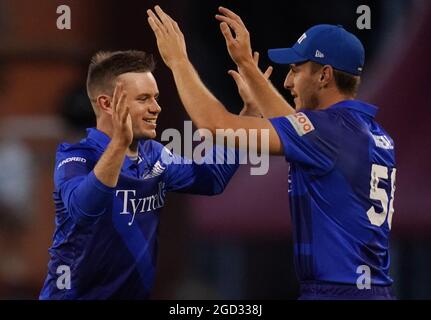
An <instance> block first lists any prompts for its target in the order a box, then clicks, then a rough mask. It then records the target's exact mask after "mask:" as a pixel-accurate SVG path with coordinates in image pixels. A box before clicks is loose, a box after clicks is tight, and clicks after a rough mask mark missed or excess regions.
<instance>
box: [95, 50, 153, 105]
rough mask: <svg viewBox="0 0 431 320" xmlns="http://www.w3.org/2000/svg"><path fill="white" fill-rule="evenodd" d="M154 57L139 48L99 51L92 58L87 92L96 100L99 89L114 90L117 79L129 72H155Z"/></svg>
mask: <svg viewBox="0 0 431 320" xmlns="http://www.w3.org/2000/svg"><path fill="white" fill-rule="evenodd" d="M154 68H155V62H154V58H153V56H152V55H151V54H148V53H146V52H143V51H137V50H127V51H115V52H111V51H99V52H97V53H96V54H95V55H94V56H93V57H92V58H91V63H90V66H89V67H88V74H87V94H88V97H89V98H90V100H91V102H92V103H93V102H94V98H95V96H94V95H95V94H96V92H97V91H100V90H106V91H108V92H112V91H113V90H114V84H115V83H114V81H115V79H116V78H117V77H118V76H119V75H121V74H123V73H127V72H153V71H154Z"/></svg>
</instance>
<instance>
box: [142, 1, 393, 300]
mask: <svg viewBox="0 0 431 320" xmlns="http://www.w3.org/2000/svg"><path fill="white" fill-rule="evenodd" d="M219 10H220V13H221V14H220V15H217V16H216V18H217V19H218V20H219V21H221V24H220V28H221V31H222V33H223V35H224V37H225V40H226V45H227V48H228V51H229V54H230V55H231V57H232V59H233V60H234V61H235V63H236V64H237V66H238V72H236V71H232V70H231V71H230V72H229V73H230V74H231V75H232V76H233V78H234V79H235V81H236V82H237V85H238V86H239V87H240V88H242V89H246V90H243V92H247V93H248V97H247V98H248V99H251V100H253V101H254V102H255V104H254V105H255V106H256V107H257V108H258V109H259V112H260V113H261V114H262V115H263V116H264V117H265V118H267V119H260V118H251V117H246V116H236V115H233V114H231V113H229V112H228V111H227V110H226V109H225V108H224V106H223V105H222V104H221V103H220V102H219V101H218V100H217V99H216V98H215V97H214V96H213V95H212V94H211V93H210V92H209V91H208V90H207V89H206V88H205V86H204V85H203V83H202V82H201V80H200V79H199V76H198V74H197V72H196V71H195V70H194V68H193V65H192V64H191V62H190V61H189V59H188V56H187V51H186V45H185V41H184V36H183V34H182V32H181V30H180V29H179V27H178V25H177V23H176V22H175V21H174V20H172V18H171V17H169V16H168V15H167V14H166V13H164V12H163V11H162V10H161V9H160V7H155V12H153V11H152V10H148V11H147V13H148V22H149V24H150V26H151V28H152V30H153V31H154V33H155V36H156V38H157V44H158V47H159V51H160V54H161V56H162V58H163V60H164V61H165V63H166V64H167V66H168V67H169V68H170V69H171V71H172V73H173V76H174V79H175V82H176V85H177V88H178V90H179V93H180V96H181V99H182V101H183V104H184V106H185V108H186V110H187V112H188V113H189V115H190V116H191V118H192V120H193V121H194V122H195V123H196V124H197V125H198V126H199V127H204V128H209V129H211V130H215V128H233V129H239V128H245V129H260V130H261V131H263V130H266V131H267V132H269V152H270V153H271V154H274V155H284V156H285V158H286V160H287V161H289V162H290V172H289V199H290V206H291V216H292V224H293V239H294V252H295V259H294V262H295V266H296V270H297V275H298V277H299V280H300V282H301V297H300V298H301V299H392V298H393V295H392V292H391V284H392V279H391V278H390V276H389V265H390V259H389V231H390V228H391V222H392V215H393V200H394V191H395V186H394V183H395V174H396V168H395V156H394V143H393V141H392V139H391V138H390V136H389V135H388V134H387V133H386V132H385V130H384V129H383V128H382V127H381V126H380V125H379V124H377V122H376V121H375V119H374V118H375V115H376V112H377V108H376V107H375V106H373V105H370V104H367V103H365V102H362V101H359V100H355V96H356V93H357V89H358V86H359V82H360V74H361V72H362V68H363V66H364V60H365V57H364V56H365V55H364V48H363V46H362V44H361V42H360V41H359V40H358V39H357V38H356V37H355V36H354V35H353V34H351V33H349V32H347V31H346V30H345V29H344V28H342V27H341V26H332V25H318V26H315V27H313V28H311V29H309V30H308V31H306V32H305V33H304V34H303V35H302V36H301V37H300V38H299V39H298V41H297V43H296V44H295V45H294V46H293V47H292V48H282V49H273V50H270V51H269V57H270V58H271V59H272V60H273V61H274V62H276V63H281V64H287V65H290V67H291V70H290V71H289V73H288V75H287V76H286V80H285V83H284V87H285V88H286V89H288V90H290V92H291V94H292V95H293V97H294V101H295V107H296V110H295V109H294V108H292V107H291V106H290V105H289V104H288V103H287V102H286V101H285V100H284V99H283V97H282V96H281V95H280V94H279V93H278V92H277V90H276V89H275V88H274V87H273V86H272V85H271V84H270V83H269V82H268V81H267V79H266V78H265V76H264V75H263V74H262V72H261V71H260V70H259V68H258V67H257V66H256V64H255V63H254V61H253V57H252V50H251V45H250V37H249V33H248V31H247V29H246V27H245V25H244V24H243V22H242V21H241V19H240V17H239V16H237V15H236V14H235V13H233V12H232V11H230V10H228V9H226V8H220V9H219ZM231 29H232V30H233V31H234V33H235V35H233V34H232V31H231ZM260 147H262V149H263V146H260Z"/></svg>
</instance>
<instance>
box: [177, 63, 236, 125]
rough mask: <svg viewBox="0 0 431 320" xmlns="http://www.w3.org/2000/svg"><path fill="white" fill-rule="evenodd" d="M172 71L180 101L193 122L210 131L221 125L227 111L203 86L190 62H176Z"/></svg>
mask: <svg viewBox="0 0 431 320" xmlns="http://www.w3.org/2000/svg"><path fill="white" fill-rule="evenodd" d="M172 73H173V76H174V79H175V83H176V86H177V89H178V93H179V95H180V98H181V101H182V103H183V105H184V107H185V109H186V111H187V113H188V114H189V116H190V118H191V119H192V121H193V122H194V124H195V125H196V126H197V127H198V128H206V129H209V130H211V131H212V132H214V131H215V129H217V128H219V127H221V126H222V123H223V119H224V117H225V116H226V115H227V114H228V111H227V110H226V109H225V108H224V106H223V105H222V104H221V103H220V101H218V100H217V98H215V97H214V95H213V94H212V93H211V92H210V91H209V90H208V89H207V88H206V87H205V85H204V84H203V83H202V80H201V79H200V78H199V75H198V73H197V72H196V70H195V69H194V67H193V65H192V64H191V62H190V61H184V62H180V63H177V64H176V65H175V66H173V67H172Z"/></svg>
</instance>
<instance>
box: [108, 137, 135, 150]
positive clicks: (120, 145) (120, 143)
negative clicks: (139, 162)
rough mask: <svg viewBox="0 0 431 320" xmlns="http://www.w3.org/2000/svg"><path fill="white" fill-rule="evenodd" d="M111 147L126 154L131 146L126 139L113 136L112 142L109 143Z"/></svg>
mask: <svg viewBox="0 0 431 320" xmlns="http://www.w3.org/2000/svg"><path fill="white" fill-rule="evenodd" d="M109 145H110V147H111V148H112V149H114V150H115V151H117V152H124V153H126V151H127V148H128V147H129V146H130V142H129V141H128V140H127V139H125V138H121V137H118V136H115V135H114V136H113V137H112V140H111V142H110V143H109Z"/></svg>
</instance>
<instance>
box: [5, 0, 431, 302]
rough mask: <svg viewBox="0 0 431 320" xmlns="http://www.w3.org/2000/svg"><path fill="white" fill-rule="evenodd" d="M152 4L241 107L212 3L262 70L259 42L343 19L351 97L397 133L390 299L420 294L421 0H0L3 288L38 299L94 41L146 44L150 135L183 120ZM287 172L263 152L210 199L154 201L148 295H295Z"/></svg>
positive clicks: (424, 4) (426, 24) (425, 258)
mask: <svg viewBox="0 0 431 320" xmlns="http://www.w3.org/2000/svg"><path fill="white" fill-rule="evenodd" d="M156 3H159V4H161V5H162V7H163V8H164V9H165V10H166V11H167V12H168V13H170V14H171V16H172V17H173V18H174V19H176V20H177V21H178V23H179V25H180V27H181V28H182V30H183V32H184V34H185V37H186V41H187V45H188V52H189V56H190V58H191V60H192V62H193V63H194V65H195V67H196V69H197V70H198V71H199V73H200V75H201V77H202V79H203V80H204V82H205V83H206V84H207V85H208V87H209V88H210V90H211V91H212V92H213V93H214V94H215V95H216V96H217V97H218V98H219V99H220V100H221V101H222V102H223V103H224V104H225V105H226V106H227V108H228V109H229V110H230V111H232V112H235V113H238V112H239V110H240V109H241V107H242V103H241V100H240V98H239V96H238V94H237V91H236V87H235V84H234V82H233V80H232V79H231V78H230V76H229V75H228V74H227V71H228V70H229V69H230V68H233V67H234V65H233V63H232V61H231V60H230V58H229V55H228V54H227V51H226V48H225V43H224V39H223V37H222V35H221V33H220V31H219V27H218V22H217V21H216V20H215V18H214V15H215V14H216V12H217V7H218V6H219V5H223V6H226V7H228V8H231V9H233V10H234V11H236V12H237V13H238V14H239V15H241V17H242V19H243V21H244V22H245V24H246V25H247V27H248V29H249V31H250V33H251V37H252V46H253V48H254V50H257V51H259V52H260V53H261V66H262V67H266V66H267V65H268V63H269V61H268V59H267V57H266V50H267V49H268V48H275V47H287V46H291V45H292V44H293V43H294V42H295V41H296V40H297V39H298V38H299V36H300V35H301V34H302V33H303V32H304V31H305V30H306V29H308V28H309V27H311V26H312V25H315V24H319V23H332V24H342V25H343V26H344V27H345V28H346V29H347V30H349V31H351V32H353V33H355V34H356V35H357V36H358V37H359V38H360V39H361V40H362V41H363V43H364V46H365V48H366V66H365V71H364V75H363V84H362V87H361V91H360V97H359V98H361V99H363V100H366V101H368V102H371V103H374V104H376V105H378V106H379V107H380V111H379V114H378V117H377V120H378V121H379V122H380V123H381V124H382V125H383V126H384V127H385V128H386V129H387V131H388V132H389V133H390V134H391V136H392V137H393V138H394V140H395V143H396V151H397V162H398V171H397V173H398V174H397V182H396V185H397V191H396V193H395V214H394V218H393V224H392V239H391V246H392V247H391V254H392V268H391V273H392V276H393V278H394V280H395V284H394V286H395V289H396V292H397V295H398V296H399V297H400V298H405V299H420V298H426V299H430V298H431V275H430V272H429V270H431V241H430V233H431V213H430V210H431V200H430V196H431V188H430V186H429V182H428V180H429V178H430V174H429V170H428V163H429V160H430V158H431V157H430V155H431V149H430V145H431V144H430V142H429V138H430V134H429V132H428V130H429V129H428V122H429V119H430V114H431V113H430V111H429V110H428V108H429V107H430V102H431V101H430V100H431V99H430V98H431V90H430V89H431V88H430V84H429V83H430V82H429V79H428V77H429V73H430V71H431V67H430V59H429V52H431V45H430V43H429V39H430V36H431V34H430V33H431V32H430V31H431V22H430V21H431V3H430V2H429V1H420V0H418V1H413V0H411V1H409V0H391V1H389V0H386V1H385V0H381V1H345V0H337V1H336V0H332V1H317V0H316V1H311V0H302V1H272V0H267V1H190V0H187V1H186V0H185V1H159V2H155V1H132V0H123V1H102V0H92V1H84V0H74V1H66V0H64V1H54V0H46V1H43V2H42V1H41V2H40V3H39V2H35V1H30V0H28V1H26V0H19V1H12V0H9V1H7V0H2V1H0V89H1V90H0V97H1V99H0V167H1V168H2V171H3V172H2V173H0V184H1V185H0V298H3V299H11V298H30V299H32V298H37V296H38V293H39V290H40V288H41V286H42V283H43V280H44V277H45V273H46V264H47V261H48V254H47V249H48V247H49V246H50V244H51V237H52V232H53V228H54V207H53V204H52V200H51V194H52V190H53V185H52V170H53V164H54V155H55V149H56V145H57V144H58V143H59V142H61V141H69V142H73V141H78V140H79V139H80V138H82V137H83V136H84V135H85V130H84V128H85V127H88V126H92V125H94V119H93V116H92V114H91V108H90V107H89V102H88V100H87V98H86V94H85V91H84V83H85V76H86V68H87V65H88V63H89V59H90V57H91V55H92V54H93V53H94V52H95V51H97V50H100V49H104V50H119V49H132V48H133V49H140V50H144V51H147V52H153V53H154V54H155V56H156V58H157V60H158V66H157V70H156V71H155V76H156V79H157V81H158V85H159V89H160V93H161V100H160V104H161V106H162V109H163V112H162V114H161V116H160V118H159V119H160V124H159V132H161V131H162V130H163V129H166V128H177V129H179V130H182V128H183V121H184V120H187V119H188V117H187V115H186V113H185V112H184V110H183V108H182V105H181V102H180V101H179V99H178V95H177V92H176V88H175V85H174V82H173V79H172V76H171V74H170V72H169V70H168V69H167V68H166V67H165V66H164V64H163V62H162V61H161V59H160V57H159V55H158V52H157V47H156V43H155V39H154V36H153V34H152V32H151V30H150V28H149V26H148V25H147V22H146V12H145V11H146V9H147V8H150V7H152V6H154V5H155V4H156ZM62 4H66V5H69V6H70V8H71V12H72V29H71V30H58V29H57V28H56V20H57V17H58V14H56V9H57V6H59V5H62ZM362 4H366V5H369V7H370V8H371V29H370V30H359V29H357V27H356V20H357V18H358V16H359V15H358V14H357V13H356V8H357V7H358V6H359V5H362ZM286 71H287V70H286V69H284V68H283V67H280V66H276V68H275V71H274V73H273V76H272V78H271V79H272V82H273V83H274V85H275V86H276V87H277V88H279V90H280V91H281V92H282V93H283V94H284V95H285V96H286V99H288V100H289V99H290V96H289V95H288V94H287V93H286V92H285V91H283V89H282V83H283V80H284V77H285V75H286ZM287 169H288V164H287V163H285V161H284V160H283V159H282V158H272V159H271V165H270V171H269V173H268V175H266V176H261V177H257V176H253V177H250V175H249V168H248V167H244V168H241V169H240V171H239V172H238V174H237V175H236V176H235V177H234V178H233V180H232V183H231V184H230V185H229V186H228V188H227V189H226V191H225V193H224V194H222V195H220V196H217V197H215V198H207V197H197V196H185V195H177V194H171V195H170V196H169V198H168V199H169V200H168V202H167V206H166V208H165V209H164V210H163V211H162V223H161V230H160V242H161V246H160V250H159V252H160V256H159V264H158V274H157V281H156V288H155V290H154V295H153V297H154V298H155V299H174V298H176V299H206V298H211V299H212V298H215V299H295V298H296V297H297V294H298V283H297V280H296V278H295V274H294V270H293V260H292V254H293V253H292V246H291V237H290V214H289V209H288V199H287ZM328 250H330V248H328Z"/></svg>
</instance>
